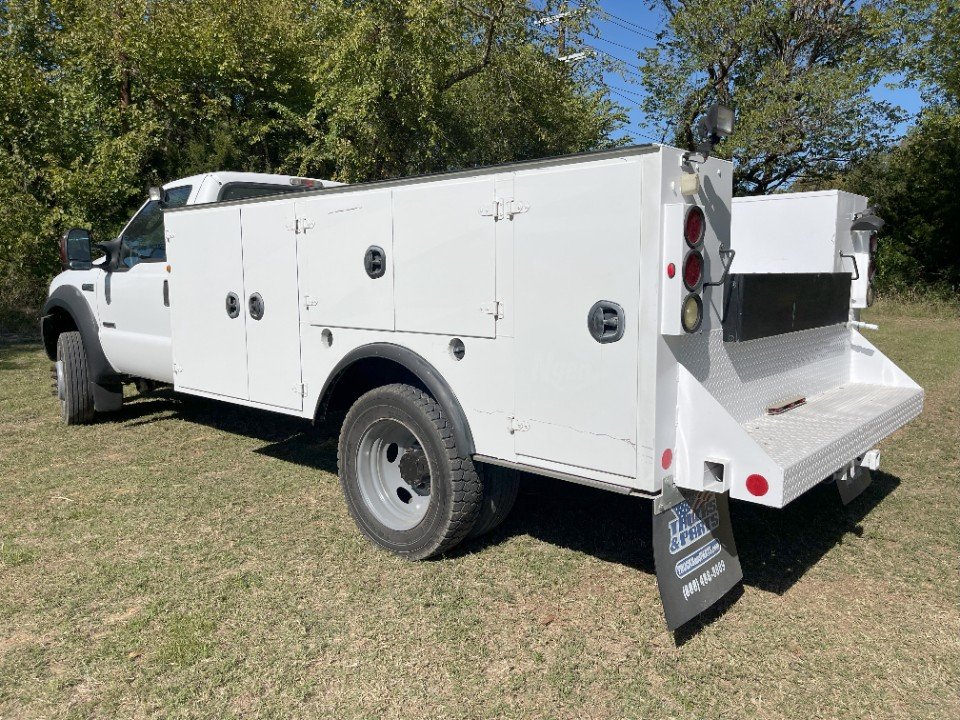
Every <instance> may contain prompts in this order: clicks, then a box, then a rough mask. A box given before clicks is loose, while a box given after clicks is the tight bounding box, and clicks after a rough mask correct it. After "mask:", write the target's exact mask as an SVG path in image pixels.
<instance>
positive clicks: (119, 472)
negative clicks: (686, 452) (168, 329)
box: [0, 307, 960, 720]
mask: <svg viewBox="0 0 960 720" xmlns="http://www.w3.org/2000/svg"><path fill="white" fill-rule="evenodd" d="M870 319H872V320H874V321H877V322H879V323H880V324H881V330H880V331H879V332H877V333H873V334H872V335H871V338H873V339H875V341H876V342H877V343H878V344H879V345H880V347H881V348H882V349H883V350H884V351H885V352H887V353H888V354H889V355H890V356H891V357H892V358H893V359H894V361H895V362H897V363H899V364H900V365H901V367H903V368H904V369H905V370H906V371H907V372H908V373H910V374H911V375H912V376H913V377H914V378H916V379H917V380H918V381H919V382H920V383H921V384H922V385H923V386H924V387H925V388H926V390H927V402H926V409H925V411H924V413H923V415H922V416H921V417H920V418H919V419H918V420H916V421H914V422H913V423H912V424H911V425H910V426H908V427H907V428H906V429H904V430H902V431H901V432H899V433H898V434H897V435H895V436H894V437H892V438H890V439H889V440H888V441H886V442H885V443H884V444H883V446H882V449H883V459H882V467H883V468H884V472H883V473H881V474H879V475H878V476H877V478H876V480H875V481H874V483H873V485H872V486H871V487H870V488H869V489H868V490H867V492H866V493H865V495H864V496H862V497H860V498H859V499H858V500H857V501H855V502H854V504H852V505H851V506H850V507H848V508H844V507H843V506H842V505H841V504H840V502H839V499H838V498H837V496H836V490H835V488H832V487H825V486H824V487H820V488H818V489H816V490H814V491H812V492H811V493H809V494H808V495H806V496H804V497H803V498H801V499H800V500H798V501H797V502H795V503H794V504H793V505H791V506H790V507H788V509H786V510H784V511H771V510H765V509H763V508H759V507H754V506H749V505H742V504H735V505H734V509H733V513H734V517H733V520H734V528H735V531H736V535H737V542H738V545H739V549H740V556H741V561H742V564H743V569H744V576H745V578H744V589H743V592H742V593H741V594H740V595H739V597H736V596H735V597H733V598H732V599H730V600H729V601H727V602H725V603H724V604H723V607H721V608H719V609H717V610H716V611H714V612H711V613H710V614H709V616H708V617H707V618H705V619H704V621H703V622H699V623H696V624H694V625H693V627H687V628H685V629H684V630H683V631H682V632H681V633H679V634H678V635H676V636H674V635H673V634H670V633H668V632H667V631H666V630H665V629H664V624H663V619H662V614H661V609H660V605H659V600H658V595H657V589H656V583H655V580H654V576H653V574H652V573H653V559H652V549H651V547H650V544H649V541H648V533H649V529H650V520H649V515H650V506H649V504H648V503H647V502H645V501H642V500H637V499H629V498H623V497H620V496H615V495H610V494H605V493H603V492H600V491H593V490H590V489H586V488H580V487H575V486H568V485H565V484H559V483H556V484H555V483H554V482H553V481H536V480H531V481H528V482H526V483H525V484H524V487H523V490H522V496H521V498H520V501H519V503H518V506H517V507H516V509H515V511H514V512H513V514H512V515H511V517H510V518H509V519H508V520H507V522H506V524H505V525H504V526H503V527H502V529H500V530H498V531H497V532H496V533H495V534H493V535H492V536H490V537H488V538H483V539H481V540H478V541H475V542H473V543H472V544H469V545H467V546H466V547H464V548H463V550H462V551H458V553H457V554H455V555H454V556H452V557H448V558H445V559H442V560H439V561H434V562H426V563H420V564H411V563H407V562H404V561H402V560H399V559H396V558H394V557H392V556H390V555H387V554H385V553H383V552H381V551H378V550H376V549H374V548H373V547H371V546H370V545H368V544H367V543H366V542H365V541H363V540H362V539H361V537H360V535H359V533H358V532H357V531H356V530H355V528H354V526H353V525H352V523H351V521H350V520H349V518H348V516H347V513H346V509H345V506H344V504H343V501H342V500H341V497H340V494H339V489H338V484H337V479H336V475H335V473H336V447H335V440H334V439H332V438H325V437H324V436H323V435H322V434H320V433H318V432H317V431H315V430H314V429H313V428H312V427H311V426H310V425H309V424H307V423H305V422H301V421H297V420H294V419H288V418H283V417H280V416H274V415H268V414H263V413H259V412H254V411H247V410H243V409H237V408H234V407H230V406H226V405H219V404H217V403H214V402H208V401H203V400H195V399H189V398H182V397H176V396H173V395H171V394H163V393H161V394H159V395H157V396H153V397H144V398H137V397H131V398H130V399H129V401H128V402H127V403H126V404H125V406H124V408H123V410H122V411H121V412H120V413H119V414H118V415H116V416H115V417H112V418H111V419H110V420H109V421H105V422H101V423H98V424H96V425H93V426H89V427H69V428H68V427H65V426H63V425H61V424H60V423H59V420H58V415H57V410H58V408H57V404H56V401H55V399H54V398H53V397H52V396H51V394H50V389H49V385H50V380H49V362H48V361H47V360H46V358H45V356H44V355H43V353H42V351H41V350H40V348H39V345H37V344H15V345H11V344H7V345H5V346H3V347H0V407H2V416H0V718H3V719H4V720H6V719H8V718H21V717H26V718H49V717H76V718H81V717H83V718H86V717H94V718H141V717H210V718H224V717H275V718H321V717H330V718H495V717H504V718H577V719H581V718H614V717H617V718H634V717H635V718H751V717H759V718H780V717H784V718H804V719H812V718H861V717H863V718H907V717H909V718H957V717H960V605H958V597H960V566H958V557H960V520H958V517H960V515H958V507H960V456H958V445H960V412H958V405H960V319H958V318H957V317H956V316H955V315H952V314H949V313H941V314H940V316H939V317H938V316H937V315H935V314H934V313H932V312H931V311H929V310H923V309H921V308H918V307H912V308H906V309H904V308H898V307H887V308H881V309H880V310H879V311H878V312H874V313H873V314H872V316H871V318H870Z"/></svg>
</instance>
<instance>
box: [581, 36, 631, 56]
mask: <svg viewBox="0 0 960 720" xmlns="http://www.w3.org/2000/svg"><path fill="white" fill-rule="evenodd" d="M590 37H592V38H593V39H594V40H599V41H600V42H605V43H607V44H608V45H614V46H616V47H618V48H622V49H624V50H629V51H630V52H632V53H637V54H638V55H639V54H640V53H641V52H642V51H641V50H640V49H639V48H635V47H630V46H629V45H624V44H622V43H618V42H614V41H613V40H607V39H606V38H605V37H600V36H599V35H590Z"/></svg>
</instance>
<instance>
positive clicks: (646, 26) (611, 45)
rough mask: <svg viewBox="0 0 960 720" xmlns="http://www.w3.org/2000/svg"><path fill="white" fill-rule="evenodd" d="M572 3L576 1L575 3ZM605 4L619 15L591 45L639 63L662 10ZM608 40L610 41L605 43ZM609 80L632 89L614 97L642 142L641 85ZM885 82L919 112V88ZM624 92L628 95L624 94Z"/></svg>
mask: <svg viewBox="0 0 960 720" xmlns="http://www.w3.org/2000/svg"><path fill="white" fill-rule="evenodd" d="M571 4H575V2H574V3H571ZM601 5H602V7H603V9H604V10H606V11H607V12H608V13H610V14H611V15H613V16H616V17H600V18H597V19H596V23H597V26H598V27H599V29H600V34H601V37H602V38H603V40H591V44H593V45H595V46H596V47H597V48H599V49H601V50H603V51H604V52H606V53H609V54H611V55H614V56H616V57H618V58H620V59H621V60H625V61H627V62H628V63H630V64H632V65H636V64H637V57H636V50H639V49H642V48H645V47H648V46H649V45H652V44H653V41H652V40H651V39H650V37H649V36H650V35H652V34H654V33H655V32H656V31H657V30H658V29H659V28H660V26H661V23H662V20H663V19H662V17H661V16H660V14H659V13H658V12H654V11H651V10H650V9H649V7H648V5H647V2H646V0H602V2H601ZM604 40H605V41H608V42H604ZM621 46H622V47H621ZM891 80H892V78H891ZM606 82H607V85H608V86H612V87H613V88H614V90H616V91H618V92H619V90H618V89H626V90H628V91H630V92H628V93H623V92H621V93H620V95H617V94H616V92H613V91H612V92H611V96H612V98H613V99H614V100H616V101H617V102H618V103H619V104H620V105H622V106H624V107H626V108H627V109H628V110H629V111H630V119H631V124H630V126H629V127H627V128H624V132H625V133H629V134H631V135H633V136H634V137H636V138H637V139H638V140H641V141H642V140H645V139H649V138H644V137H643V136H641V135H640V133H642V132H643V114H642V113H641V112H640V111H639V110H638V109H637V107H636V105H633V104H631V103H630V102H629V101H628V100H627V99H626V98H630V97H632V95H631V93H637V92H639V91H640V89H639V87H637V86H635V85H631V84H627V83H625V82H624V79H623V78H622V77H620V76H619V75H617V74H609V75H607V77H606ZM885 84H886V83H883V84H881V85H879V86H878V87H876V88H874V96H875V97H878V98H882V99H886V100H888V101H890V102H892V103H895V104H897V105H899V106H900V107H902V108H904V109H905V110H906V111H907V112H908V113H909V114H910V115H911V116H913V115H915V114H916V112H917V111H918V110H919V109H920V105H921V101H920V96H919V94H918V93H917V91H916V90H915V89H913V88H907V89H890V88H887V87H885ZM624 95H625V96H626V98H625V97H623V96H624ZM910 124H912V123H911V122H910V121H908V122H906V123H904V125H903V126H902V127H901V128H900V130H901V132H903V131H904V130H906V128H907V127H908V126H909V125H910Z"/></svg>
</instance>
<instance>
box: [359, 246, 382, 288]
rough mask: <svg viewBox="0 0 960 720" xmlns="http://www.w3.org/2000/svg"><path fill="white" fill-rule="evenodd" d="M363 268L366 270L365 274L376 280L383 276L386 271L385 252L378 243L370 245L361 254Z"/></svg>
mask: <svg viewBox="0 0 960 720" xmlns="http://www.w3.org/2000/svg"><path fill="white" fill-rule="evenodd" d="M363 269H364V270H366V271H367V276H368V277H370V278H372V279H373V280H376V279H377V278H381V277H383V276H384V275H385V274H386V272H387V254H386V253H385V252H384V251H383V248H382V247H380V246H378V245H371V246H370V247H368V248H367V252H366V253H365V254H364V256H363Z"/></svg>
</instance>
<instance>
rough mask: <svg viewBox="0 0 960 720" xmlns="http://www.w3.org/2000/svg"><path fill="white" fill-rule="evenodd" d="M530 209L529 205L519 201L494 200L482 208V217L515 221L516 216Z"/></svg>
mask: <svg viewBox="0 0 960 720" xmlns="http://www.w3.org/2000/svg"><path fill="white" fill-rule="evenodd" d="M529 209H530V206H529V205H528V204H527V203H524V202H520V201H518V200H494V201H493V202H492V203H489V204H488V205H481V206H480V215H481V216H482V217H492V218H493V219H494V220H495V221H496V220H504V219H506V220H513V218H514V217H515V216H516V215H520V214H521V213H525V212H527V211H528V210H529Z"/></svg>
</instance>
